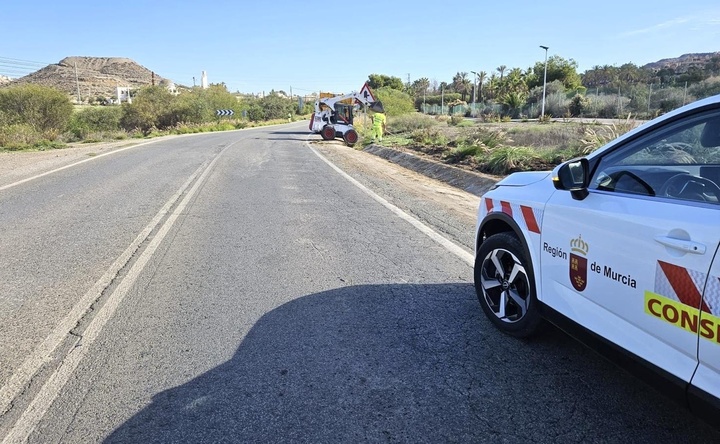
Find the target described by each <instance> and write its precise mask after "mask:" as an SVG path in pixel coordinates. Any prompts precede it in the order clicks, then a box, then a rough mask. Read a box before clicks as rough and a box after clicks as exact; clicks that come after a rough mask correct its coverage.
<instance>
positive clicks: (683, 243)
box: [655, 236, 706, 254]
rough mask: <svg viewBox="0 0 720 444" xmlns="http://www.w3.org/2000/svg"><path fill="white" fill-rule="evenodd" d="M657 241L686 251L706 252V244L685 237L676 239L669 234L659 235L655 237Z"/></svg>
mask: <svg viewBox="0 0 720 444" xmlns="http://www.w3.org/2000/svg"><path fill="white" fill-rule="evenodd" d="M655 241H656V242H659V243H661V244H663V245H665V246H666V247H668V248H672V249H674V250H680V251H683V252H685V253H694V254H705V250H706V248H705V245H703V244H699V243H697V242H693V241H689V240H684V239H675V238H672V237H667V236H657V237H655Z"/></svg>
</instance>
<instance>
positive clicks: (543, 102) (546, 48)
mask: <svg viewBox="0 0 720 444" xmlns="http://www.w3.org/2000/svg"><path fill="white" fill-rule="evenodd" d="M540 47H541V48H542V49H544V50H545V74H543V98H542V111H540V120H542V119H543V118H544V117H545V89H546V87H547V56H548V49H549V47H547V46H543V45H540Z"/></svg>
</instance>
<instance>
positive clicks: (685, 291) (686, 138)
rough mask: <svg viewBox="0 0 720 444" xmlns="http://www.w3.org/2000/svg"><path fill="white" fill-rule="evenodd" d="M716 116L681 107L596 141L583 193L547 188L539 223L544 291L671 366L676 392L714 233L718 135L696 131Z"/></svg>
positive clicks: (565, 310)
mask: <svg viewBox="0 0 720 444" xmlns="http://www.w3.org/2000/svg"><path fill="white" fill-rule="evenodd" d="M715 121H717V122H720V112H719V111H718V110H713V111H703V112H700V113H694V114H689V115H685V116H680V117H679V118H677V119H674V120H673V121H671V122H664V123H660V124H658V125H657V126H656V127H654V128H651V129H649V130H648V131H644V132H643V133H641V135H640V136H639V137H637V138H634V139H632V140H629V141H625V142H623V143H621V144H620V145H618V146H616V147H614V148H610V149H607V150H605V151H603V152H602V154H600V155H599V156H597V157H595V158H594V159H592V162H593V165H595V167H594V172H593V174H592V177H591V182H590V187H589V189H588V191H589V193H588V195H587V196H586V197H585V198H584V199H582V200H577V199H575V198H573V196H572V195H571V193H569V192H567V191H558V192H556V193H554V194H553V196H552V197H551V198H550V200H549V201H548V203H547V205H546V209H545V213H544V218H543V224H542V243H543V254H542V255H541V269H542V283H541V285H542V297H543V301H544V302H545V303H546V304H547V305H548V306H550V307H551V308H553V309H554V310H556V311H558V312H559V313H560V314H562V315H564V316H566V317H569V318H570V319H572V320H574V321H576V322H577V323H579V324H581V325H583V326H585V327H587V328H589V329H590V330H591V331H593V332H594V333H597V334H599V335H600V336H602V337H603V338H605V339H608V340H610V341H611V342H613V343H615V344H617V345H619V346H620V347H622V348H623V349H625V350H627V351H629V352H630V353H632V354H633V355H635V356H639V357H640V358H642V359H643V360H645V361H647V362H649V363H651V364H652V365H654V366H657V367H660V368H661V369H663V370H664V371H666V372H669V374H670V375H673V376H674V377H676V378H677V379H675V380H674V382H676V383H678V384H677V387H678V388H682V390H683V393H684V385H683V382H689V381H690V379H691V377H692V375H693V373H694V372H695V369H696V368H697V362H698V351H697V350H698V335H699V332H700V326H701V320H700V312H701V311H703V312H709V311H711V309H710V308H709V307H708V306H707V303H703V301H702V292H703V288H704V285H705V280H706V278H707V275H708V272H709V269H710V265H711V262H712V258H713V255H714V254H715V251H716V250H717V248H718V243H719V241H720V203H718V201H720V189H718V188H717V184H715V183H714V181H713V180H711V179H710V178H709V177H713V178H714V177H715V176H714V175H715V174H718V177H720V148H719V147H717V146H714V145H713V144H715V142H717V145H720V135H718V137H717V139H718V140H717V141H716V140H715V139H712V138H710V137H705V139H703V134H704V131H705V132H707V130H705V128H706V127H708V128H709V125H715V123H714V122H715ZM709 122H712V123H709ZM558 252H560V253H558ZM719 305H720V304H719ZM718 309H720V306H718ZM715 364H717V362H716V363H715ZM715 368H717V367H715ZM671 379H672V378H671Z"/></svg>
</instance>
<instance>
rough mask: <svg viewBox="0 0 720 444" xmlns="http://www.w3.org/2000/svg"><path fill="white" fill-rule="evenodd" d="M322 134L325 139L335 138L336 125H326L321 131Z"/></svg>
mask: <svg viewBox="0 0 720 444" xmlns="http://www.w3.org/2000/svg"><path fill="white" fill-rule="evenodd" d="M320 135H321V136H322V138H323V140H333V139H334V138H335V127H334V126H332V125H325V126H324V127H323V129H322V131H320Z"/></svg>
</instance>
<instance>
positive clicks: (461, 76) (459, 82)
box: [452, 72, 472, 101]
mask: <svg viewBox="0 0 720 444" xmlns="http://www.w3.org/2000/svg"><path fill="white" fill-rule="evenodd" d="M452 86H453V89H454V90H455V91H456V92H459V93H460V95H461V96H462V100H463V101H465V95H466V94H468V93H469V92H470V91H471V88H472V83H471V82H470V79H469V78H468V73H466V72H458V73H457V74H455V77H453V82H452Z"/></svg>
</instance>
